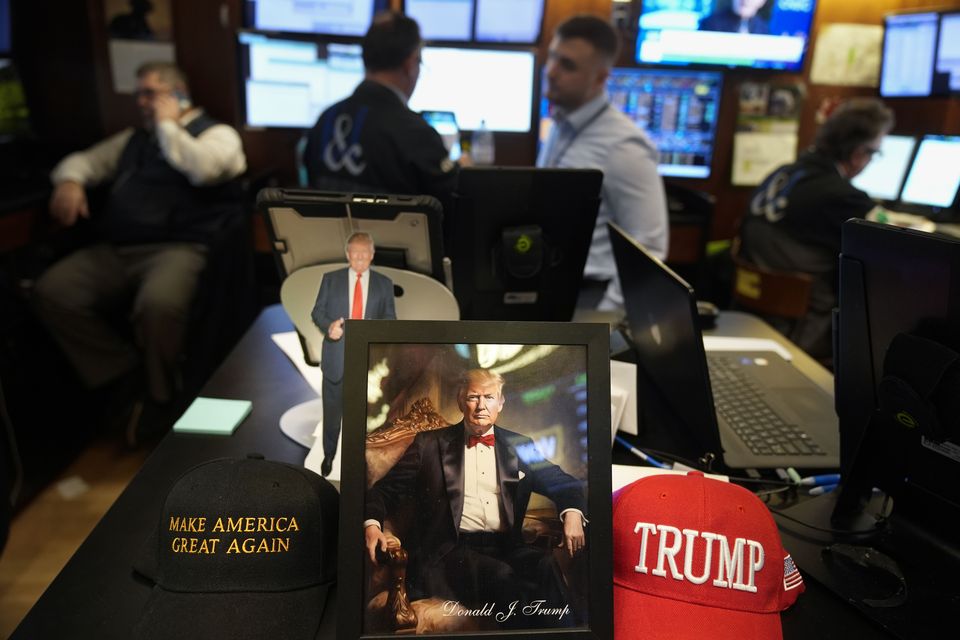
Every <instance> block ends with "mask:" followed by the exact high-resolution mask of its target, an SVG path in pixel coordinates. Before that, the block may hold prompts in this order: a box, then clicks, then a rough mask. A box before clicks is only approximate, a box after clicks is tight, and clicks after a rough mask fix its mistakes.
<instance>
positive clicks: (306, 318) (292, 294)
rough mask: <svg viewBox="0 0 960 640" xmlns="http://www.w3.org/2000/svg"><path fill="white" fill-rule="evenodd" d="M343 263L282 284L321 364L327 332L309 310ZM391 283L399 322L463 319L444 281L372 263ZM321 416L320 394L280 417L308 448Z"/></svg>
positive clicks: (312, 356) (287, 307)
mask: <svg viewBox="0 0 960 640" xmlns="http://www.w3.org/2000/svg"><path fill="white" fill-rule="evenodd" d="M346 266H347V264H346V263H345V262H337V263H328V264H316V265H310V266H308V267H303V268H301V269H297V270H296V271H294V272H293V273H291V274H290V275H289V276H287V277H286V279H284V281H283V284H281V286H280V302H281V303H282V304H283V309H284V311H286V312H287V315H288V316H289V317H290V320H291V321H292V322H293V326H294V327H296V329H297V333H298V334H299V336H300V343H301V345H302V346H303V354H304V359H305V360H306V361H307V364H310V365H312V366H319V364H320V354H321V348H322V344H323V334H322V333H321V332H320V329H318V328H317V325H316V324H314V322H313V318H312V317H311V315H310V314H311V313H312V312H313V306H314V304H315V303H316V301H317V293H318V292H319V291H320V281H321V280H322V279H323V276H324V274H326V273H329V272H331V271H336V270H337V269H343V268H344V267H346ZM373 269H374V271H377V272H378V273H382V274H383V275H385V276H387V277H388V278H390V279H391V280H392V281H393V294H394V298H395V299H394V302H395V304H396V309H397V319H398V320H459V319H460V307H459V306H458V305H457V299H456V298H454V297H453V294H452V293H451V292H450V290H449V289H447V288H446V287H445V286H444V285H443V284H442V283H440V282H438V281H437V280H434V279H433V278H431V277H430V276H426V275H423V274H421V273H416V272H413V271H405V270H403V269H394V268H392V267H379V266H374V267H373ZM322 417H323V403H322V400H321V398H316V399H314V400H308V401H307V402H304V403H302V404H299V405H297V406H296V407H293V408H291V409H290V410H288V411H287V412H286V413H285V414H284V415H283V416H282V417H281V418H280V428H281V429H282V430H283V432H284V433H285V434H286V435H287V436H289V437H290V438H292V439H293V440H294V441H296V442H298V443H300V444H302V445H303V446H305V447H311V446H312V445H313V440H314V438H313V432H314V429H315V428H316V426H317V423H318V422H320V420H321V418H322Z"/></svg>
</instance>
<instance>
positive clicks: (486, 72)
mask: <svg viewBox="0 0 960 640" xmlns="http://www.w3.org/2000/svg"><path fill="white" fill-rule="evenodd" d="M422 56H423V65H422V66H421V68H420V79H419V81H418V82H417V88H416V89H415V90H414V92H413V97H412V98H410V102H409V106H410V108H411V109H413V110H414V111H452V112H453V113H455V114H456V117H457V124H458V125H459V126H460V128H461V129H465V130H467V131H475V130H476V129H479V128H480V123H481V121H482V122H485V124H486V127H487V129H490V130H491V131H511V132H518V133H526V132H528V131H530V126H531V118H532V113H533V87H534V82H535V81H536V80H535V77H536V71H535V65H534V57H535V54H534V52H533V50H532V49H486V48H483V49H480V48H466V47H457V48H455V47H424V48H423V52H422Z"/></svg>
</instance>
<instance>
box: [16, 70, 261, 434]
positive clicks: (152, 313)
mask: <svg viewBox="0 0 960 640" xmlns="http://www.w3.org/2000/svg"><path fill="white" fill-rule="evenodd" d="M134 95H135V96H136V101H137V106H138V107H139V110H140V116H141V118H142V122H141V123H140V125H139V126H137V127H129V128H127V129H124V130H122V131H120V132H119V133H116V134H114V135H112V136H110V137H108V138H107V139H105V140H103V141H102V142H99V143H97V144H95V145H93V146H92V147H90V148H88V149H85V150H83V151H78V152H76V153H72V154H70V155H68V156H67V157H66V158H64V159H63V160H62V161H61V162H60V163H59V164H58V165H57V166H56V167H55V168H54V170H53V173H52V174H51V180H52V182H53V184H54V192H53V195H52V197H51V199H50V213H51V215H52V216H53V218H54V220H56V221H57V222H58V223H60V224H61V225H62V226H64V227H72V226H74V225H76V224H77V223H78V222H79V221H81V220H83V219H89V222H84V224H89V225H91V226H92V230H93V232H94V236H95V238H96V242H95V243H94V244H92V245H90V246H86V247H84V248H82V249H80V250H79V251H76V252H74V253H72V254H70V255H68V256H67V257H66V258H64V259H63V260H61V261H59V262H57V263H56V264H54V265H53V266H52V267H51V268H50V269H48V270H47V271H46V272H45V273H44V274H43V275H42V276H41V277H40V279H39V280H38V281H37V284H36V288H35V301H36V309H37V313H38V315H39V316H40V318H41V320H42V321H43V323H44V324H45V325H46V326H47V328H48V329H49V330H50V332H51V333H52V334H53V337H54V338H55V339H56V340H57V342H58V343H59V344H60V346H61V347H62V348H63V350H64V352H65V353H66V355H67V357H68V358H69V360H70V362H71V363H72V364H73V366H74V367H75V369H76V370H77V372H78V374H79V376H80V379H81V380H82V381H83V382H84V383H85V385H86V386H87V387H89V388H90V389H95V388H100V387H104V386H105V385H109V384H110V383H114V382H116V381H118V380H124V381H127V382H129V381H134V382H135V383H136V384H135V385H134V386H135V387H136V388H138V391H139V392H138V393H135V394H132V395H134V397H135V398H136V399H137V401H136V402H132V403H131V404H130V407H129V408H130V410H131V411H130V413H129V416H130V417H131V420H129V421H128V422H127V424H126V425H125V426H126V428H127V439H128V442H129V443H130V444H136V439H137V430H138V429H139V427H138V418H139V416H140V413H141V411H142V410H143V409H144V406H143V405H144V402H146V403H149V404H154V405H167V404H169V403H170V402H171V400H173V398H174V395H175V391H176V385H175V380H176V369H177V366H176V365H177V363H178V359H179V357H180V352H181V346H182V343H183V338H184V333H185V329H186V325H187V317H188V312H189V310H190V306H191V302H192V300H193V298H194V293H195V290H196V285H197V279H198V277H199V275H200V273H201V271H202V270H203V268H204V266H205V265H206V261H207V246H208V243H210V241H212V240H213V239H214V238H215V237H216V235H217V234H218V232H220V231H221V230H222V229H223V228H224V226H225V225H226V223H227V222H228V220H229V219H230V218H231V217H232V216H235V215H238V214H239V213H240V212H241V211H242V208H241V207H240V206H239V197H238V196H239V194H238V193H237V185H236V183H235V182H234V181H233V179H234V178H236V177H237V176H239V175H240V174H241V173H243V171H244V170H245V169H246V159H245V157H244V154H243V148H242V145H241V142H240V136H239V135H238V134H237V132H236V131H235V130H234V129H233V128H232V127H229V126H227V125H225V124H221V123H219V122H217V121H216V120H214V119H213V118H211V117H210V116H208V115H207V114H206V113H205V112H204V111H203V110H202V109H200V108H198V107H195V106H194V105H193V104H192V103H191V101H190V94H189V91H188V88H187V81H186V77H185V76H184V74H183V72H182V71H181V70H180V69H178V68H177V67H176V66H174V65H173V64H171V63H168V62H149V63H146V64H144V65H142V66H141V67H140V68H139V69H138V70H137V86H136V91H135V94H134ZM103 183H109V191H108V193H107V196H106V200H105V203H104V205H103V206H102V207H100V208H98V209H97V210H91V208H90V207H89V206H88V203H87V194H86V187H91V186H95V185H99V184H103ZM117 317H120V318H122V319H125V320H127V321H128V322H125V323H121V324H120V326H118V323H117V322H116V319H117ZM123 325H129V326H123ZM141 385H142V389H141V388H140V387H141ZM124 386H129V385H124ZM167 426H169V425H167Z"/></svg>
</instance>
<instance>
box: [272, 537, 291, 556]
mask: <svg viewBox="0 0 960 640" xmlns="http://www.w3.org/2000/svg"><path fill="white" fill-rule="evenodd" d="M274 541H275V542H276V545H275V546H276V548H275V549H274V552H275V553H280V552H281V551H290V538H274ZM281 547H283V548H282V549H281Z"/></svg>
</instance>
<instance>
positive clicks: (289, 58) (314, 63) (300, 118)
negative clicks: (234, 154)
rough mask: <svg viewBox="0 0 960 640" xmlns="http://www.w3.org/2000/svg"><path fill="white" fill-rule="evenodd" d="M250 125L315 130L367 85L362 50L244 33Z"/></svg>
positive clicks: (242, 66)
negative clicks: (336, 105)
mask: <svg viewBox="0 0 960 640" xmlns="http://www.w3.org/2000/svg"><path fill="white" fill-rule="evenodd" d="M238 37H239V40H240V45H241V46H240V49H241V58H242V59H241V69H242V72H243V94H244V109H245V118H244V119H245V122H246V125H247V126H249V127H293V128H301V129H303V128H309V127H312V126H313V125H314V123H315V122H316V121H317V118H318V117H319V116H320V114H321V113H322V112H323V110H324V109H326V108H327V107H329V106H330V105H332V104H334V103H336V102H339V101H340V100H343V99H344V98H346V97H347V96H349V95H350V94H351V93H353V90H354V89H355V88H356V86H357V85H358V84H360V82H361V81H362V80H363V75H364V72H363V60H362V58H361V51H360V45H356V44H340V43H319V42H307V41H304V40H294V39H283V38H274V37H268V36H265V35H260V34H255V33H249V32H241V33H240V34H239V36H238Z"/></svg>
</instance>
